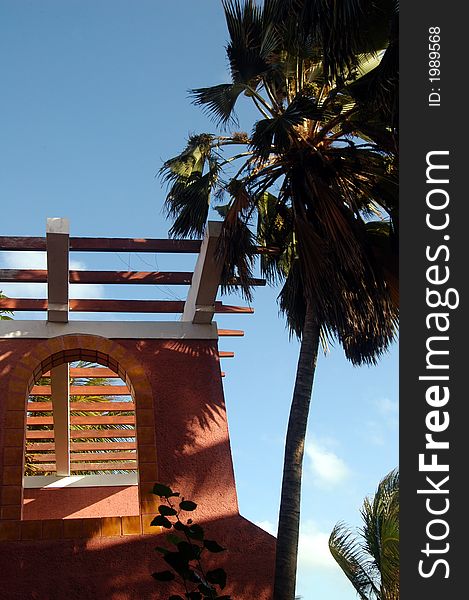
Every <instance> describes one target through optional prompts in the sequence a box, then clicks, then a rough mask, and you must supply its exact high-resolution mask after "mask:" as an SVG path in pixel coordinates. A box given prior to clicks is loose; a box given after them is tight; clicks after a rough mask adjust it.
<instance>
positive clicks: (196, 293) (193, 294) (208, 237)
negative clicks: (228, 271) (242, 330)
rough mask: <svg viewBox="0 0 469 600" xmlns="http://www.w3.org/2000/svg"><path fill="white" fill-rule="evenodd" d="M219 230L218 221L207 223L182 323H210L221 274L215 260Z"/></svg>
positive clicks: (220, 268) (219, 266)
mask: <svg viewBox="0 0 469 600" xmlns="http://www.w3.org/2000/svg"><path fill="white" fill-rule="evenodd" d="M221 228H222V223H221V222H219V221H209V222H208V223H207V228H206V230H205V236H204V239H203V241H202V245H201V247H200V252H199V256H198V258H197V262H196V265H195V269H194V275H193V276H192V284H191V287H190V288H189V292H188V294H187V300H186V303H185V305H184V313H183V315H182V320H183V321H191V322H192V323H195V324H208V323H211V322H212V319H213V315H214V313H215V299H216V297H217V292H218V286H219V285H220V277H221V272H222V264H221V262H220V261H217V260H216V258H215V256H216V248H217V243H218V238H219V237H220V234H221Z"/></svg>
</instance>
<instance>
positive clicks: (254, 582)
mask: <svg viewBox="0 0 469 600" xmlns="http://www.w3.org/2000/svg"><path fill="white" fill-rule="evenodd" d="M78 337H79V336H75V338H77V339H78ZM44 342H45V341H44V340H37V341H36V340H30V339H29V340H25V339H17V340H0V378H1V385H0V425H1V424H2V423H3V422H4V415H5V412H4V411H5V407H6V404H7V402H8V398H7V395H6V390H7V389H8V380H9V375H10V373H11V372H12V370H13V369H14V367H15V365H16V364H17V363H18V362H20V361H21V357H22V355H23V354H24V353H27V352H30V351H32V352H33V353H34V351H35V350H34V345H35V344H37V345H42V346H43V345H44ZM116 342H117V343H118V344H119V345H120V348H121V350H122V352H123V355H128V356H131V357H133V359H136V360H137V361H138V362H139V364H140V365H141V366H142V367H143V370H144V372H145V375H146V378H147V380H148V382H149V385H150V389H151V394H152V400H153V408H145V409H143V410H142V407H140V410H139V404H138V401H139V399H138V395H137V396H136V398H135V400H136V403H137V438H138V440H139V439H140V441H141V440H142V439H144V438H145V442H144V443H145V444H149V443H150V442H149V441H147V438H148V440H153V439H155V436H156V455H157V458H156V460H157V465H156V470H154V469H153V467H152V469H150V470H149V472H151V473H153V472H154V471H155V472H157V479H158V481H160V482H162V483H165V484H167V485H170V486H172V487H173V489H175V490H177V491H179V492H181V494H182V495H184V496H185V497H186V498H189V499H191V500H194V501H195V502H197V504H198V508H197V510H196V511H195V512H194V514H193V515H192V516H193V518H194V520H195V521H196V522H197V523H201V524H203V525H204V526H205V527H206V528H207V530H208V532H209V534H210V536H211V537H212V539H216V540H217V541H218V542H220V543H221V544H222V545H224V546H225V547H226V548H227V549H228V551H227V552H226V553H223V554H221V555H214V558H216V564H217V566H225V568H226V570H227V572H228V576H229V581H230V585H229V589H227V590H226V593H232V594H233V596H234V598H236V600H269V598H270V597H271V582H272V573H273V561H274V549H275V540H274V538H273V537H272V536H270V535H269V534H267V533H266V532H264V531H262V530H261V529H259V528H257V527H256V526H254V525H253V524H252V523H250V522H248V521H247V520H246V519H244V518H243V517H241V516H240V515H239V512H238V503H237V497H236V489H235V482H234V473H233V465H232V460H231V450H230V443H229V434H228V425H227V420H226V412H225V404H224V397H223V389H222V382H221V377H220V366H219V361H218V348H217V343H216V342H215V341H206V340H204V341H199V340H187V341H184V340H178V341H175V340H116ZM117 360H119V359H118V358H117ZM98 362H99V361H98ZM15 385H16V384H15ZM149 417H151V418H149ZM149 425H150V426H149ZM1 436H2V433H1V430H0V443H2V437H1ZM138 440H137V441H138ZM141 458H142V457H140V459H141ZM10 459H11V458H10ZM153 460H154V459H153ZM150 466H151V465H150ZM144 471H145V469H144V468H141V469H140V473H142V472H144ZM6 472H7V471H5V473H6ZM143 481H146V482H148V477H147V478H145V479H144V480H143ZM10 485H17V484H16V483H10ZM77 489H79V488H77ZM29 494H30V492H29V491H27V492H26V497H27V498H28V495H29ZM33 505H34V503H31V508H27V509H26V510H27V511H28V510H31V511H32V510H33ZM38 506H39V505H38ZM64 509H65V506H62V507H61V508H60V510H61V511H62V512H64V511H65V512H67V511H68V510H70V508H69V509H66V510H64ZM80 510H82V509H80ZM119 514H123V513H122V511H119ZM25 516H26V515H25ZM64 516H68V517H71V516H72V515H71V514H69V515H64ZM10 518H11V517H10ZM29 518H31V517H29ZM145 518H146V517H145ZM142 519H143V517H142ZM67 522H69V524H72V521H71V520H70V521H67ZM13 525H14V524H12V526H13ZM13 529H14V530H15V531H16V529H15V528H14V527H13ZM52 530H53V528H52V529H51V531H52ZM9 531H10V533H9V534H8V536H6V539H7V541H3V542H1V543H0V570H1V572H2V590H3V594H4V596H3V597H4V598H5V599H6V600H10V599H11V600H16V599H18V600H23V599H27V598H34V599H35V600H54V599H57V600H62V599H63V598H74V599H80V600H81V599H83V600H86V599H87V598H103V599H104V598H106V599H110V600H127V599H129V600H132V599H135V600H137V599H138V600H141V599H143V598H145V599H147V598H151V599H153V598H154V599H155V600H156V599H162V598H164V597H167V596H166V594H168V596H169V590H168V587H167V586H164V587H162V588H161V587H160V588H158V584H157V583H156V582H155V581H154V580H153V579H152V578H151V576H150V574H151V572H152V571H154V570H158V569H163V568H164V566H163V565H162V564H161V562H158V557H157V555H156V554H155V552H154V550H153V548H154V547H155V545H156V543H155V542H158V543H161V541H160V540H156V539H155V536H154V535H147V536H142V535H120V536H116V537H106V536H104V535H103V536H102V537H97V538H93V539H88V540H84V539H44V536H43V539H41V538H39V539H37V538H35V539H34V540H29V541H28V539H23V540H21V541H13V540H15V539H16V540H17V539H18V538H15V537H12V535H11V531H13V530H12V529H10V530H9ZM59 537H60V536H59ZM32 590H34V592H33V591H32ZM178 591H179V592H180V591H181V590H174V591H173V593H176V592H178Z"/></svg>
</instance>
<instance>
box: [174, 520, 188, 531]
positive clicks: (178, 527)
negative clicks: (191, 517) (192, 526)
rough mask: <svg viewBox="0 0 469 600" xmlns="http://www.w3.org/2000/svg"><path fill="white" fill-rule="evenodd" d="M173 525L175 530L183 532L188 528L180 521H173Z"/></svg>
mask: <svg viewBox="0 0 469 600" xmlns="http://www.w3.org/2000/svg"><path fill="white" fill-rule="evenodd" d="M173 527H174V529H176V530H177V531H184V532H186V531H187V530H188V529H189V528H188V527H187V525H184V523H181V521H176V523H174V525H173Z"/></svg>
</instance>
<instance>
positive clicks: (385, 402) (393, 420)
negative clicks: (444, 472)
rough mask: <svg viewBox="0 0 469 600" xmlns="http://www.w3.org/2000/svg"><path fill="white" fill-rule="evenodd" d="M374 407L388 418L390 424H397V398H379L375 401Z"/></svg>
mask: <svg viewBox="0 0 469 600" xmlns="http://www.w3.org/2000/svg"><path fill="white" fill-rule="evenodd" d="M376 407H377V409H378V411H379V413H380V414H381V415H382V416H383V417H385V418H386V419H388V422H389V424H390V425H392V426H397V425H398V419H399V403H398V402H397V400H390V399H389V398H380V399H379V400H377V401H376Z"/></svg>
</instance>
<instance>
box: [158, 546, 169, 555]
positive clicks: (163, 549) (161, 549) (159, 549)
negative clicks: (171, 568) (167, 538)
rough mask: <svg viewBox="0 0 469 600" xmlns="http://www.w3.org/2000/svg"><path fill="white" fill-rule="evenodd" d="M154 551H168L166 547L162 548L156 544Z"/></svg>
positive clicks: (162, 552)
mask: <svg viewBox="0 0 469 600" xmlns="http://www.w3.org/2000/svg"><path fill="white" fill-rule="evenodd" d="M155 550H156V552H159V553H160V554H166V553H167V552H168V549H167V548H163V546H157V547H156V548H155Z"/></svg>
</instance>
